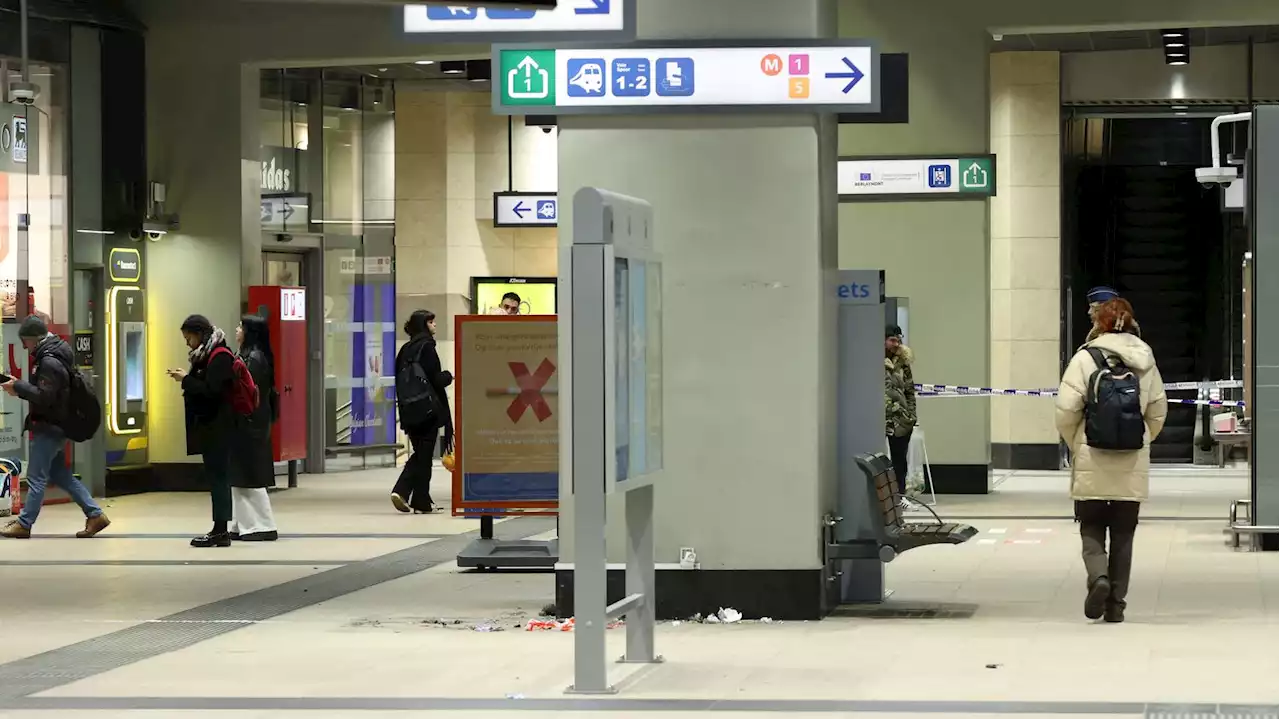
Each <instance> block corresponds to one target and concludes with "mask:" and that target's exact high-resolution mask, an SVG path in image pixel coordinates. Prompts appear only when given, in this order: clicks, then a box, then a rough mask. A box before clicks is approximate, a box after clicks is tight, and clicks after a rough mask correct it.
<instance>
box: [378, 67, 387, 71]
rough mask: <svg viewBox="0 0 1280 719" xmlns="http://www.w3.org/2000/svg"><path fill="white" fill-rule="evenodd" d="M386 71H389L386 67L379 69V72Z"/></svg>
mask: <svg viewBox="0 0 1280 719" xmlns="http://www.w3.org/2000/svg"><path fill="white" fill-rule="evenodd" d="M386 71H387V68H385V67H380V68H378V72H386Z"/></svg>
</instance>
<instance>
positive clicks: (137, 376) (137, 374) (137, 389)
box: [120, 322, 147, 402]
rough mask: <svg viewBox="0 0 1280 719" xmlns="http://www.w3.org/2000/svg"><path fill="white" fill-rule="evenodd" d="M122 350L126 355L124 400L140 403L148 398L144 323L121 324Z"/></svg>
mask: <svg viewBox="0 0 1280 719" xmlns="http://www.w3.org/2000/svg"><path fill="white" fill-rule="evenodd" d="M120 333H121V342H120V344H121V345H122V347H121V349H122V350H123V354H124V398H125V400H127V401H130V402H135V401H137V402H140V401H142V400H144V399H146V398H147V375H146V367H147V365H146V357H147V334H146V324H145V323H143V322H121V323H120Z"/></svg>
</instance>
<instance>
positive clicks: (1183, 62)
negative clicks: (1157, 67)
mask: <svg viewBox="0 0 1280 719" xmlns="http://www.w3.org/2000/svg"><path fill="white" fill-rule="evenodd" d="M1168 64H1170V65H1186V64H1187V61H1186V60H1185V59H1183V60H1170V61H1169V63H1168Z"/></svg>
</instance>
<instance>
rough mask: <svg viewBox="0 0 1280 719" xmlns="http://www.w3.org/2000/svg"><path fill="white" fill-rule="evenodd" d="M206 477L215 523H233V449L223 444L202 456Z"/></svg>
mask: <svg viewBox="0 0 1280 719" xmlns="http://www.w3.org/2000/svg"><path fill="white" fill-rule="evenodd" d="M201 459H203V460H204V475H205V477H206V478H207V479H208V481H209V500H210V503H211V504H212V505H213V521H214V522H230V521H231V448H230V447H229V446H228V445H226V444H223V443H221V442H219V443H217V444H216V445H214V446H212V447H209V448H208V450H207V451H205V452H204V453H203V454H202V455H201Z"/></svg>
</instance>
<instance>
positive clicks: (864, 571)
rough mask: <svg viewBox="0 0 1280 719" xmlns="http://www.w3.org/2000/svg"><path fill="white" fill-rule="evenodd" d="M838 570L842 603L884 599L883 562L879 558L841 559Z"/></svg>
mask: <svg viewBox="0 0 1280 719" xmlns="http://www.w3.org/2000/svg"><path fill="white" fill-rule="evenodd" d="M840 572H841V574H840V602H841V603H842V604H879V603H880V602H883V601H884V563H883V562H881V561H880V560H879V559H870V558H868V559H841V560H840Z"/></svg>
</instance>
